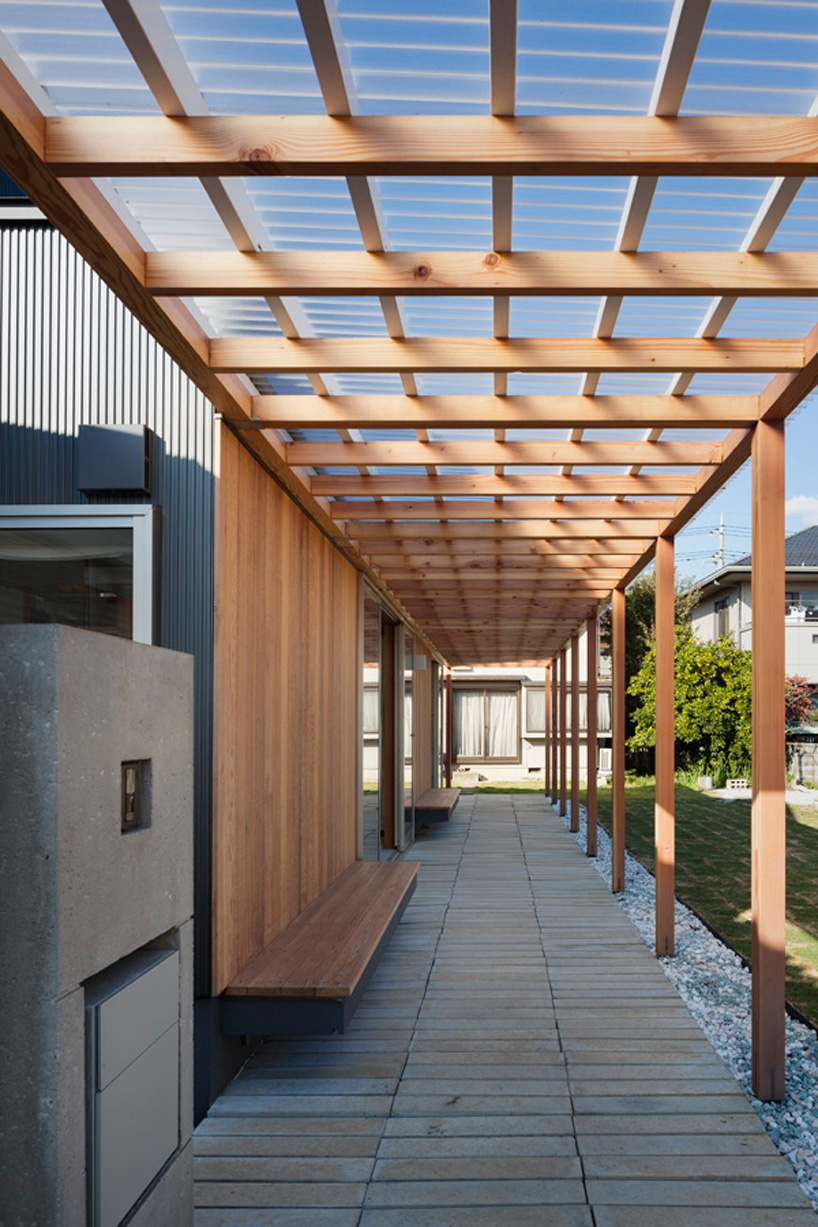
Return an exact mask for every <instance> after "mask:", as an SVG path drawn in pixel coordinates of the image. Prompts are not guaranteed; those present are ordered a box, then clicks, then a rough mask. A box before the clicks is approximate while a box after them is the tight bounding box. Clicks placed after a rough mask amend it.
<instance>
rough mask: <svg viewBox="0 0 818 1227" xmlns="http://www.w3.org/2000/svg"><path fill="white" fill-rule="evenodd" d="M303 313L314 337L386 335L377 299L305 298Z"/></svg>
mask: <svg viewBox="0 0 818 1227" xmlns="http://www.w3.org/2000/svg"><path fill="white" fill-rule="evenodd" d="M302 309H303V312H304V315H305V317H306V318H307V320H309V323H310V325H311V326H312V331H313V332H314V334H315V336H317V337H355V336H366V337H385V336H388V335H389V334H388V332H387V330H386V322H385V320H384V317H383V312H382V311H381V308H380V304H379V303H378V300H377V298H305V299H303V301H302Z"/></svg>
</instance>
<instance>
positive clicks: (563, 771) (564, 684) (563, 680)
mask: <svg viewBox="0 0 818 1227" xmlns="http://www.w3.org/2000/svg"><path fill="white" fill-rule="evenodd" d="M567 666H568V649H567V648H566V647H562V648H560V808H559V812H560V814H561V815H563V816H565V814H567V813H568V761H567V760H568V677H567V676H566V675H567V672H568V669H567Z"/></svg>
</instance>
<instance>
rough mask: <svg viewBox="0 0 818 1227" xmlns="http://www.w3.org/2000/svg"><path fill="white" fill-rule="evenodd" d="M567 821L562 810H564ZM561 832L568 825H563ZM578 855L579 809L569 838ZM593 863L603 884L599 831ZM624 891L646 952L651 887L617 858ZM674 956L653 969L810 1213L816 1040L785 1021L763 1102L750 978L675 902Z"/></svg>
mask: <svg viewBox="0 0 818 1227" xmlns="http://www.w3.org/2000/svg"><path fill="white" fill-rule="evenodd" d="M569 815H570V803H569ZM563 822H564V823H565V825H566V827H568V826H569V825H570V818H569V816H566V817H564V818H563ZM574 838H575V839H576V841H577V843H578V844H579V845H580V846H581V847H582V848H583V849H584V848H585V838H586V815H585V810H584V809H580V829H579V832H577V833H575V834H574ZM591 859H592V860H593V864H594V867H595V868H596V871H597V873H598V874H599V876H600V877H601V878H603V879H604V880H606V881H608V882H610V877H611V840H610V836H609V835H608V833H607V831H605V830H603V828H602V827H601V826H600V827H599V831H598V854H597V856H596V857H595V858H591ZM625 876H626V883H627V887H626V890H625V893H624V894H622V895H620V896H619V903H620V905H621V906H622V908H623V910H624V911H625V913H626V915H627V916H628V917H630V919H631V920H632V921H633V924H634V926H635V928H636V930H637V932H638V933H639V935H640V937H641V938H642V940H643V941H644V942H645V945H646V946H649V947H651V948H653V942H654V935H655V929H654V925H655V906H656V884H655V881H654V878H653V874H651V873H650V872H649V870H647V869H646V868H645V867H644V865H642V864H641V863H640V862H639V861H637V860H636V859H635V857H633V856H631V855H630V853H629V852H626V853H625ZM675 921H676V955H675V957H673V958H660V959H659V960H658V962H659V965H660V967H661V968H662V970H663V971H664V973H665V975H666V976H667V978H668V980H670V982H671V983H672V984H673V985H674V986H675V987H676V989H677V991H678V993H679V995H680V996H681V998H682V1000H683V1001H684V1003H685V1005H686V1006H687V1007H688V1009H689V1010H690V1012H691V1014H692V1015H693V1017H694V1018H695V1020H696V1022H697V1023H698V1024H699V1026H700V1027H701V1029H702V1031H703V1032H704V1033H705V1035H706V1036H707V1038H708V1039H709V1040H710V1043H711V1044H712V1045H713V1047H714V1048H715V1049H716V1052H717V1053H718V1054H719V1056H720V1057H721V1058H722V1060H723V1061H725V1062H726V1064H727V1065H728V1066H729V1067H730V1070H731V1071H732V1073H733V1075H734V1076H735V1078H736V1081H737V1082H738V1084H739V1085H740V1087H741V1089H742V1090H743V1091H744V1093H745V1094H746V1096H747V1098H748V1099H749V1100H750V1103H751V1104H752V1105H753V1108H754V1109H755V1111H756V1114H757V1116H758V1118H759V1120H760V1121H761V1123H762V1125H764V1127H765V1129H766V1130H767V1132H768V1133H769V1135H770V1137H771V1138H772V1140H773V1142H774V1143H775V1145H776V1146H777V1147H778V1149H779V1150H780V1151H781V1153H782V1155H784V1156H785V1157H786V1158H787V1159H789V1161H790V1163H792V1165H793V1167H794V1168H795V1174H796V1176H797V1177H798V1183H799V1184H800V1185H801V1188H802V1189H803V1190H804V1192H805V1193H806V1195H807V1197H808V1198H809V1200H810V1202H811V1203H812V1206H813V1208H814V1209H815V1210H816V1211H818V1036H817V1035H816V1034H815V1032H814V1031H813V1030H812V1029H811V1028H809V1027H807V1026H805V1025H804V1024H803V1023H799V1022H796V1021H795V1020H794V1019H792V1018H789V1017H788V1018H787V1020H786V1045H787V1097H786V1099H784V1100H783V1101H782V1102H781V1103H763V1102H762V1101H761V1100H760V1099H756V1097H755V1096H754V1095H753V1093H752V1090H751V1039H750V1018H751V995H750V989H751V979H750V972H749V970H748V969H747V968H746V967H745V966H744V965H743V963H742V961H741V959H740V958H739V956H738V954H736V952H735V951H734V950H732V949H731V948H730V947H729V946H727V945H726V944H725V943H724V942H722V941H720V940H719V939H718V938H717V937H716V935H715V934H714V933H712V932H711V931H710V930H709V929H708V928H707V927H706V926H705V925H704V924H702V922H701V921H700V920H699V919H698V918H697V917H696V916H695V915H694V914H693V913H692V912H691V911H690V910H689V908H687V907H685V905H684V904H683V903H680V902H679V900H678V899H677V900H676V908H675Z"/></svg>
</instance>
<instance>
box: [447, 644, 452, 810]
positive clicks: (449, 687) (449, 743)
mask: <svg viewBox="0 0 818 1227" xmlns="http://www.w3.org/2000/svg"><path fill="white" fill-rule="evenodd" d="M453 732H454V708H453V706H452V671H451V669H450V668H447V669H446V787H447V788H451V786H452V763H453V755H454V749H453V745H452V734H453Z"/></svg>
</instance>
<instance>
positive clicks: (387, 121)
mask: <svg viewBox="0 0 818 1227" xmlns="http://www.w3.org/2000/svg"><path fill="white" fill-rule="evenodd" d="M45 154H46V161H47V162H48V163H49V165H50V167H51V170H52V171H53V173H54V174H56V175H60V176H63V177H68V176H74V177H76V176H78V175H79V176H85V177H97V176H100V177H101V176H125V177H138V176H142V177H144V176H146V175H147V176H150V175H160V176H162V177H168V176H174V175H182V176H185V177H191V176H194V175H199V176H211V177H212V176H219V177H226V176H231V175H299V176H300V175H305V176H313V175H318V176H320V177H321V178H324V177H326V176H328V175H329V176H332V175H344V176H346V175H353V176H355V175H392V176H397V175H409V176H415V175H430V176H434V175H442V176H444V177H446V178H451V177H452V176H454V175H627V176H631V175H674V176H683V175H691V176H694V177H695V178H702V177H713V176H715V177H723V176H726V175H740V176H743V177H747V176H751V177H764V178H771V177H774V176H776V175H780V176H787V177H792V176H811V175H814V174H815V173H816V171H817V170H818V124H816V121H815V120H814V119H809V118H793V117H777V116H773V117H769V116H755V115H753V116H735V117H732V116H730V117H727V116H710V115H708V116H684V117H683V118H677V119H658V118H654V117H643V116H638V117H631V116H625V115H588V116H563V115H525V116H513V117H507V118H500V117H495V116H482V115H458V116H453V115H446V116H435V115H397V116H383V115H356V116H351V117H337V118H336V117H333V118H330V117H328V116H323V115H284V116H281V115H272V116H255V115H251V116H205V117H191V118H184V119H166V118H164V117H157V116H145V115H139V116H108V115H104V116H92V117H91V116H80V117H70V118H69V117H62V116H60V117H55V118H53V119H49V120H48V121H47V125H46V128H45Z"/></svg>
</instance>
